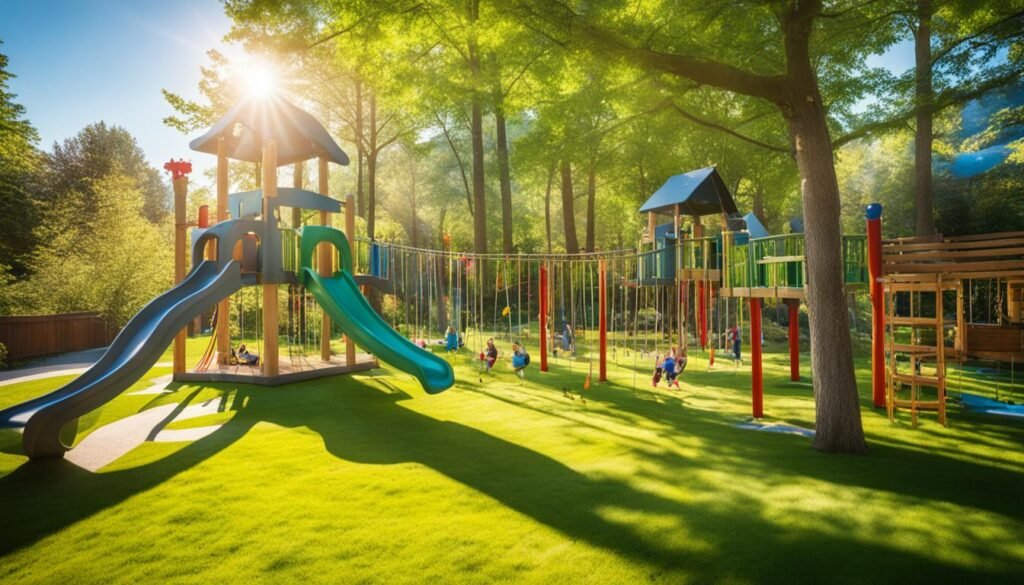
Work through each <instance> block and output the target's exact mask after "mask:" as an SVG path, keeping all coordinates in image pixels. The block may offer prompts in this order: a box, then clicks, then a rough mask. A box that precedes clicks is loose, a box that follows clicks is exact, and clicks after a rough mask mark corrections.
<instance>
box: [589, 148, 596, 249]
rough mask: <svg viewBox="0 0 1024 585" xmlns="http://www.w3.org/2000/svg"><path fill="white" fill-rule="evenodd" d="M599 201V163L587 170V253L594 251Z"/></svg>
mask: <svg viewBox="0 0 1024 585" xmlns="http://www.w3.org/2000/svg"><path fill="white" fill-rule="evenodd" d="M596 200H597V163H593V164H591V165H590V168H589V169H587V252H593V251H594V240H595V239H596V238H595V234H594V231H595V227H596V226H595V223H594V217H595V214H594V206H595V203H596Z"/></svg>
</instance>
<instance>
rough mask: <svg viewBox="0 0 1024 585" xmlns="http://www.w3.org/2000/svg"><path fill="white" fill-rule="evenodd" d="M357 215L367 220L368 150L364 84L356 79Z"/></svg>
mask: <svg viewBox="0 0 1024 585" xmlns="http://www.w3.org/2000/svg"><path fill="white" fill-rule="evenodd" d="M355 86H356V87H355V90H356V127H355V132H356V215H358V216H359V217H362V218H366V203H365V198H364V194H365V193H364V191H363V160H365V158H366V150H365V149H364V148H363V145H364V144H365V143H366V142H365V140H366V137H364V136H363V82H362V81H361V80H359V79H356V83H355Z"/></svg>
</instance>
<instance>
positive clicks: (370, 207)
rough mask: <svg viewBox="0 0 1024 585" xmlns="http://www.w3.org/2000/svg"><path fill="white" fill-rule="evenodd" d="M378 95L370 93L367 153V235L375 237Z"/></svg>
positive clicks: (378, 152) (370, 237)
mask: <svg viewBox="0 0 1024 585" xmlns="http://www.w3.org/2000/svg"><path fill="white" fill-rule="evenodd" d="M379 154H380V151H379V150H377V97H376V96H375V95H373V94H370V148H369V152H367V153H366V215H365V217H366V237H367V238H369V239H371V240H372V239H373V238H374V234H375V233H376V224H377V156H378V155H379Z"/></svg>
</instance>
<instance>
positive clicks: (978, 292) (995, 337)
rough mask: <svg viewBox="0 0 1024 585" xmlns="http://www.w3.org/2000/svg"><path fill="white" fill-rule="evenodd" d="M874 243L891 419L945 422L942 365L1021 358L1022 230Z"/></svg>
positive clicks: (1023, 344)
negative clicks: (934, 416) (926, 415)
mask: <svg viewBox="0 0 1024 585" xmlns="http://www.w3.org/2000/svg"><path fill="white" fill-rule="evenodd" d="M869 221H871V220H870V218H869ZM877 248H878V250H879V253H880V256H881V262H880V263H879V264H880V267H881V270H880V272H879V276H878V278H879V281H880V284H881V288H882V291H881V293H882V295H883V298H882V301H883V303H884V307H885V313H884V314H885V323H884V329H883V330H882V331H878V330H876V335H877V334H879V333H881V334H882V336H883V337H884V340H885V341H884V362H883V363H884V378H885V379H884V383H885V404H886V408H887V410H888V414H889V418H890V419H893V418H894V417H895V413H896V411H897V410H899V409H909V410H910V413H911V420H912V421H913V423H914V424H915V425H916V424H917V416H918V412H919V411H922V410H934V411H937V413H938V420H939V422H940V423H941V424H943V425H944V424H946V398H947V395H946V394H947V367H946V366H947V363H949V362H953V361H955V362H959V363H960V364H963V363H964V362H965V361H967V360H971V359H980V360H992V361H996V362H1002V363H1008V364H1009V365H1010V368H1011V370H1012V368H1013V366H1014V365H1015V364H1019V363H1020V362H1021V359H1022V357H1024V324H1022V312H1021V311H1022V309H1021V290H1022V283H1024V232H1014V233H995V234H983V235H972V236H963V237H952V238H947V237H943V236H942V235H936V236H933V237H923V238H922V237H917V238H901V239H895V240H884V241H880V242H879V245H878V246H877ZM877 351H878V349H877V348H876V352H877ZM874 357H875V359H876V360H877V359H878V355H877V353H876V355H875V356H874ZM876 367H879V364H876Z"/></svg>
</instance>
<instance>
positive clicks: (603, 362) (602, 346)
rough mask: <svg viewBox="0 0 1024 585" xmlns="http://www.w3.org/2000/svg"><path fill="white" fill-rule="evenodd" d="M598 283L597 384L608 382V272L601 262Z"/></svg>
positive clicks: (603, 262)
mask: <svg viewBox="0 0 1024 585" xmlns="http://www.w3.org/2000/svg"><path fill="white" fill-rule="evenodd" d="M597 273H598V279H599V280H598V282H597V290H598V293H597V297H598V303H597V305H598V307H597V310H598V311H599V312H600V314H599V315H598V317H597V328H598V333H597V335H598V346H599V349H598V351H600V352H601V353H600V354H599V355H600V357H599V359H598V370H597V371H598V377H597V381H598V382H607V381H608V320H607V315H606V313H607V312H608V282H607V279H608V271H607V267H606V265H605V261H604V260H601V261H600V265H599V267H598V271H597Z"/></svg>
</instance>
